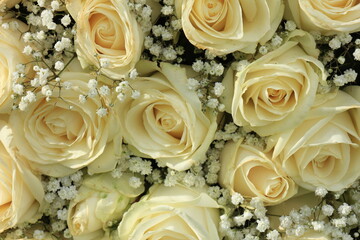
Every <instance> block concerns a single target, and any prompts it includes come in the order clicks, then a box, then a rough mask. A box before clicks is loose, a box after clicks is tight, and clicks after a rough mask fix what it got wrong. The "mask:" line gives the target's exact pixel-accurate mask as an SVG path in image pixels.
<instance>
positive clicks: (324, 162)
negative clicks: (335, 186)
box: [310, 156, 336, 178]
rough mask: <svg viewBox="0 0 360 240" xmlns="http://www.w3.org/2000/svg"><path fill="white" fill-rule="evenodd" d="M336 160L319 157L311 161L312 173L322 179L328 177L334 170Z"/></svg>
mask: <svg viewBox="0 0 360 240" xmlns="http://www.w3.org/2000/svg"><path fill="white" fill-rule="evenodd" d="M335 162H336V158H335V157H333V156H319V157H317V158H315V159H314V160H313V161H311V163H310V164H311V166H312V169H313V171H314V173H315V174H316V175H317V176H319V177H321V178H323V177H327V176H329V175H330V174H331V173H332V172H333V169H334V166H335Z"/></svg>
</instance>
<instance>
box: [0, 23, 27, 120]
mask: <svg viewBox="0 0 360 240" xmlns="http://www.w3.org/2000/svg"><path fill="white" fill-rule="evenodd" d="M4 22H7V23H10V22H16V24H18V28H19V29H18V30H17V29H15V30H12V29H11V28H9V29H5V28H3V27H0V113H9V112H10V111H11V106H12V103H13V99H11V94H12V93H13V92H12V86H13V73H14V72H16V71H18V69H17V65H18V64H24V63H29V62H31V60H32V59H31V58H30V57H28V56H26V55H25V54H23V53H22V52H23V50H24V47H25V43H24V42H23V41H22V39H21V32H25V31H26V30H27V29H28V26H27V25H25V24H24V23H23V22H21V21H19V20H16V19H7V20H6V21H4ZM4 22H3V23H4ZM28 69H29V68H25V74H26V73H27V71H28Z"/></svg>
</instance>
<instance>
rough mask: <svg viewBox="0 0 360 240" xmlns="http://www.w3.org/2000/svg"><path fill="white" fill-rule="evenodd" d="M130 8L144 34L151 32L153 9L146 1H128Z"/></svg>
mask: <svg viewBox="0 0 360 240" xmlns="http://www.w3.org/2000/svg"><path fill="white" fill-rule="evenodd" d="M128 6H129V8H130V10H131V11H132V12H134V13H135V15H136V20H137V22H138V23H139V24H140V26H141V28H142V30H143V31H144V32H149V31H150V29H151V26H152V23H151V13H152V9H151V7H150V6H149V5H147V4H146V0H131V1H128Z"/></svg>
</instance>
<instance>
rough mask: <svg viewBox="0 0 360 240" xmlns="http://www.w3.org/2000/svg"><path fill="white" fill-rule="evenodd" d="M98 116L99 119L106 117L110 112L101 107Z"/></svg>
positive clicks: (97, 111) (97, 112)
mask: <svg viewBox="0 0 360 240" xmlns="http://www.w3.org/2000/svg"><path fill="white" fill-rule="evenodd" d="M96 114H97V115H98V116H99V117H105V116H106V115H107V114H108V110H107V108H104V107H100V108H98V110H96Z"/></svg>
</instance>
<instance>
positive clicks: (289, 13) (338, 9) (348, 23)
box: [285, 0, 360, 35]
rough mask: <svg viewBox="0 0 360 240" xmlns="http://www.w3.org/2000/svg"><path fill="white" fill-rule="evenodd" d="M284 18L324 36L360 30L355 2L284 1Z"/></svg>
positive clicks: (342, 0) (355, 0)
mask: <svg viewBox="0 0 360 240" xmlns="http://www.w3.org/2000/svg"><path fill="white" fill-rule="evenodd" d="M285 4H286V9H285V18H286V19H291V20H293V21H294V22H295V23H296V24H297V26H298V27H299V28H301V29H303V30H306V31H318V32H321V33H322V34H324V35H332V34H335V33H341V32H350V33H351V32H356V31H359V30H360V3H359V1H357V0H339V1H333V0H286V1H285Z"/></svg>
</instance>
